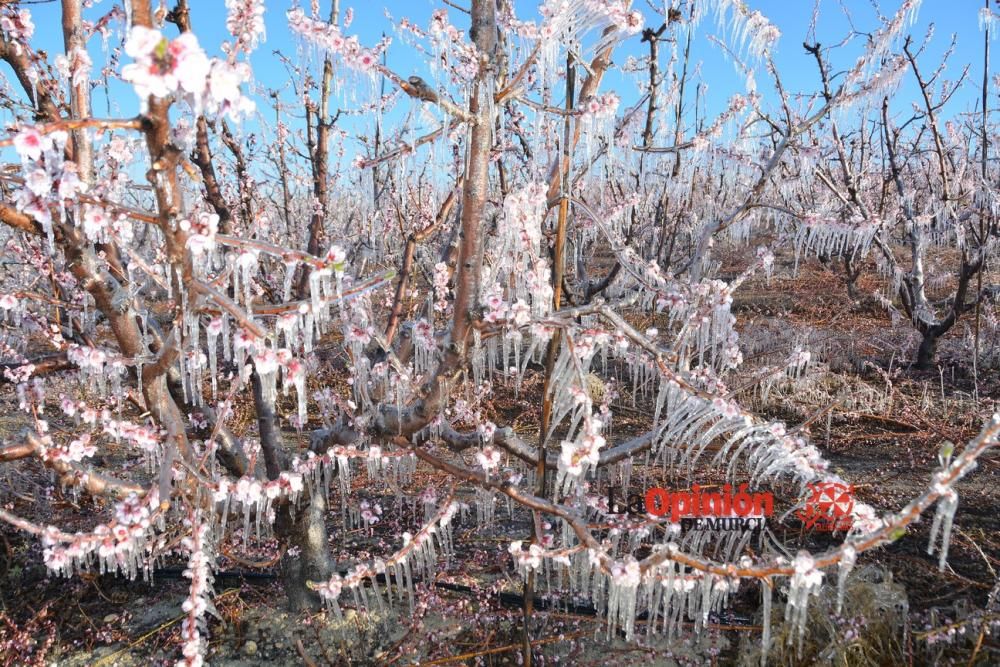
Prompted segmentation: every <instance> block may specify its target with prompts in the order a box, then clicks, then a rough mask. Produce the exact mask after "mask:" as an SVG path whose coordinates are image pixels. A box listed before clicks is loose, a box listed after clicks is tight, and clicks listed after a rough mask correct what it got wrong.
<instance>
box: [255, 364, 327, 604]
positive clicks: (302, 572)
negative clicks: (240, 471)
mask: <svg viewBox="0 0 1000 667" xmlns="http://www.w3.org/2000/svg"><path fill="white" fill-rule="evenodd" d="M251 377H252V381H253V397H254V407H255V408H256V411H257V425H258V428H259V431H260V443H261V449H262V451H263V454H264V464H265V467H266V468H267V476H268V479H272V480H273V479H277V478H278V477H279V476H280V474H281V472H282V471H286V470H288V468H289V460H288V455H287V452H285V449H284V445H283V443H282V439H281V431H280V429H279V427H278V416H277V412H276V411H275V409H274V392H273V391H272V390H269V388H268V387H266V386H265V383H264V381H263V380H264V378H261V377H260V375H259V374H258V373H256V372H254V373H253V374H252V376H251ZM325 520H326V496H325V494H324V493H323V492H322V491H320V490H319V489H313V493H312V494H311V495H310V498H309V501H308V504H303V505H300V506H298V507H295V508H293V507H292V506H290V505H287V504H286V505H283V506H282V507H280V508H278V509H277V517H276V521H275V530H276V532H277V536H278V538H279V539H281V540H282V542H283V543H284V544H285V545H286V546H287V550H286V551H285V554H284V556H283V557H282V559H281V578H282V583H283V584H284V586H285V592H286V594H287V595H288V606H289V608H290V609H291V610H292V611H304V610H310V609H311V610H318V609H319V608H320V598H319V595H318V594H317V593H316V592H315V591H313V590H311V589H310V588H309V587H308V585H307V584H308V582H310V581H316V582H320V581H326V580H327V579H329V578H330V574H331V570H330V558H329V555H328V553H327V551H328V548H329V545H328V544H327V537H326V523H325Z"/></svg>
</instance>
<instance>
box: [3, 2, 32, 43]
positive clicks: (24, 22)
mask: <svg viewBox="0 0 1000 667" xmlns="http://www.w3.org/2000/svg"><path fill="white" fill-rule="evenodd" d="M0 29H3V31H4V32H5V33H7V37H8V38H9V39H10V41H11V43H12V46H13V48H14V52H15V53H16V54H18V55H20V54H21V49H22V48H23V47H22V46H21V44H22V43H25V42H27V41H28V40H29V39H31V36H32V35H34V34H35V23H34V21H32V19H31V11H30V10H28V9H24V8H18V7H17V6H16V5H6V6H5V7H4V10H3V14H0Z"/></svg>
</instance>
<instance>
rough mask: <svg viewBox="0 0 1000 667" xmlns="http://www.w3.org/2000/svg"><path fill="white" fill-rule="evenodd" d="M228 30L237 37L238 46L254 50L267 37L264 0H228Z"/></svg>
mask: <svg viewBox="0 0 1000 667" xmlns="http://www.w3.org/2000/svg"><path fill="white" fill-rule="evenodd" d="M226 30H228V31H229V34H230V35H232V36H233V37H235V38H236V48H237V49H238V50H239V49H242V50H244V51H246V52H248V53H249V52H250V51H253V50H254V49H256V48H257V45H258V44H259V43H260V42H262V41H263V40H264V39H265V38H266V33H265V30H264V0H226Z"/></svg>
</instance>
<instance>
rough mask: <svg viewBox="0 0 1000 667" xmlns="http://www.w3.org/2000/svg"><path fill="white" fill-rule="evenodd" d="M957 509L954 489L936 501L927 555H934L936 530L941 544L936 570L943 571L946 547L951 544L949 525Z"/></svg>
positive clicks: (938, 549)
mask: <svg viewBox="0 0 1000 667" xmlns="http://www.w3.org/2000/svg"><path fill="white" fill-rule="evenodd" d="M957 509H958V494H957V493H955V490H954V489H947V490H946V491H945V492H944V493H943V494H942V495H941V499H940V500H939V501H938V506H937V512H935V513H934V522H933V523H932V524H931V535H930V538H929V539H928V544H927V553H928V554H933V553H934V548H935V547H934V543H935V541H936V540H937V535H938V530H940V531H941V544H940V545H938V547H937V551H938V569H940V570H942V571H943V570H944V566H945V565H946V564H947V560H948V545H949V543H950V542H951V525H952V521H954V519H955V511H956V510H957Z"/></svg>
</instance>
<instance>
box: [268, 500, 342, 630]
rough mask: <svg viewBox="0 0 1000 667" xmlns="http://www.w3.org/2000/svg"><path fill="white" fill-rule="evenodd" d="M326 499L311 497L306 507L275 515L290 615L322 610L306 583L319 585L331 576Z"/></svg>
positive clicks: (285, 510) (317, 599)
mask: <svg viewBox="0 0 1000 667" xmlns="http://www.w3.org/2000/svg"><path fill="white" fill-rule="evenodd" d="M325 518H326V498H325V496H324V495H323V494H322V493H316V494H313V496H312V497H311V498H310V500H309V503H308V504H307V505H304V506H300V507H299V508H298V509H297V510H295V516H294V517H293V516H292V513H291V512H290V511H289V508H288V507H287V506H286V507H284V508H282V509H281V510H280V511H279V513H278V520H277V529H278V535H279V537H283V538H285V543H286V544H287V545H288V547H289V548H288V550H287V551H286V552H285V555H284V556H283V557H282V559H281V579H282V583H283V584H284V587H285V594H286V595H287V596H288V607H289V610H290V611H293V612H298V611H306V610H311V611H317V610H319V609H321V608H322V601H321V600H320V597H319V594H318V593H317V592H316V591H314V590H311V589H310V588H309V587H308V585H307V582H310V581H315V582H322V581H326V580H327V579H329V578H330V575H331V574H332V573H333V569H332V564H331V562H330V557H329V553H328V551H329V544H328V541H327V532H326V523H325Z"/></svg>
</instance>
